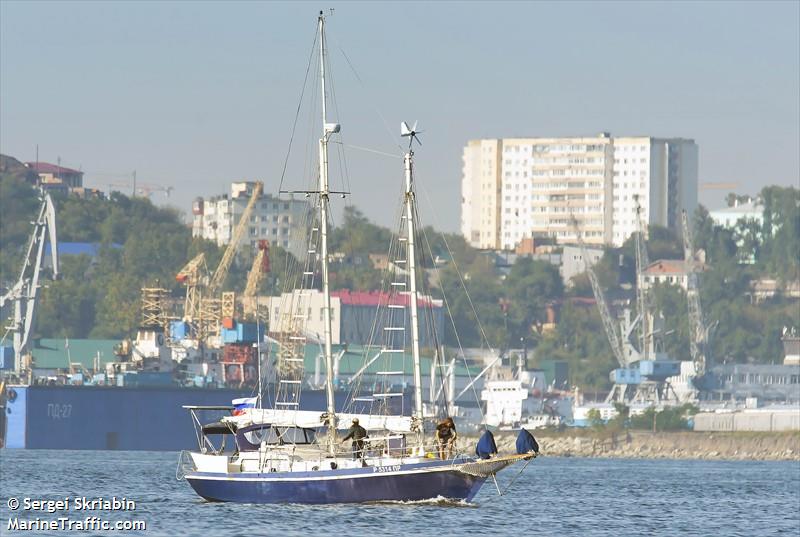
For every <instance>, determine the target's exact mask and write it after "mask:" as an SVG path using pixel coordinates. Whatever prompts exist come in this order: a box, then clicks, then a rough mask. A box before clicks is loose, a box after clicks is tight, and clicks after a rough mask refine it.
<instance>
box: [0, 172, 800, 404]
mask: <svg viewBox="0 0 800 537" xmlns="http://www.w3.org/2000/svg"><path fill="white" fill-rule="evenodd" d="M12 160H13V159H12ZM17 164H18V163H17ZM26 173H27V172H26V169H25V168H24V167H23V168H20V167H19V166H17V165H15V164H14V162H12V161H11V160H8V159H6V160H5V161H4V162H3V165H2V166H0V244H2V248H1V249H0V282H2V284H3V286H4V287H5V286H7V285H9V284H10V283H12V282H13V281H14V279H15V278H16V272H17V270H18V267H19V263H20V262H21V257H22V255H23V253H24V248H25V245H26V243H27V240H28V236H29V233H30V221H31V219H32V218H33V217H34V213H35V211H36V210H37V207H38V199H37V196H36V192H35V190H34V189H33V188H32V187H31V186H30V184H29V182H28V180H29V179H30V178H29V177H27V176H26ZM761 196H762V199H763V200H764V203H765V207H766V215H765V216H766V218H765V222H764V226H763V227H759V226H755V225H753V224H743V225H741V226H740V227H739V228H737V229H735V230H732V231H731V230H726V229H723V228H720V227H718V226H715V225H714V224H713V222H712V221H711V219H710V218H709V216H708V212H707V211H706V210H705V209H704V208H702V207H701V208H700V209H699V210H698V212H697V214H696V215H695V218H694V227H695V242H696V246H697V248H701V249H703V250H705V252H706V262H707V264H708V266H709V270H708V271H707V272H706V273H705V274H704V275H703V277H702V302H703V305H704V309H705V312H706V316H707V317H708V319H710V320H714V321H717V322H718V326H717V328H716V330H715V332H714V344H713V349H714V357H715V359H716V360H718V361H721V360H728V361H735V362H746V361H756V362H773V361H777V360H779V359H780V358H781V356H782V350H781V342H780V336H781V330H782V328H783V327H784V326H789V325H795V326H800V311H799V309H798V302H797V301H790V300H789V299H785V298H783V297H781V296H778V297H776V298H775V299H773V300H771V301H768V302H766V303H764V304H759V305H757V306H756V305H753V304H751V301H750V298H749V296H748V291H749V289H750V282H751V281H752V280H754V279H758V278H775V279H778V280H779V281H782V282H784V281H791V280H796V279H797V278H798V277H799V276H800V255H799V253H800V209H798V204H800V191H798V190H797V189H794V188H778V187H769V188H766V189H764V190H763V191H762V193H761ZM55 203H56V207H57V220H58V232H59V240H60V241H63V242H72V241H81V242H93V243H99V244H101V245H102V246H101V248H100V250H99V254H98V256H97V257H96V258H95V259H91V258H89V257H88V256H64V257H63V258H62V260H61V261H62V267H61V269H62V277H61V279H60V280H59V281H57V282H53V283H49V284H48V286H47V287H46V288H45V289H44V290H43V293H42V301H41V305H40V309H39V316H38V325H37V328H36V332H37V334H38V335H39V336H46V337H72V338H83V337H97V338H122V337H127V336H130V335H132V334H133V333H134V331H135V329H136V327H137V325H138V322H139V294H140V288H141V287H142V286H145V285H155V284H156V283H158V284H159V285H161V286H164V287H166V288H168V289H170V290H171V291H172V293H173V295H174V296H175V297H176V298H180V296H181V295H182V292H183V290H182V289H181V287H180V285H179V284H177V282H176V281H175V274H176V272H177V271H178V270H179V269H180V268H181V267H182V266H183V265H184V264H185V263H186V261H187V260H188V259H191V258H192V257H193V256H194V255H196V254H197V253H198V252H201V251H203V252H205V253H206V256H207V260H208V265H209V266H210V267H214V266H216V263H217V262H218V260H219V258H220V256H221V249H220V248H218V247H217V246H216V245H214V244H211V243H209V242H208V241H204V240H199V239H193V238H192V237H191V231H190V229H189V227H188V226H187V225H186V224H185V223H184V222H183V221H182V218H181V215H180V213H179V212H178V211H177V210H174V209H168V208H158V207H156V206H154V205H153V204H152V203H151V202H150V201H149V200H148V199H146V198H129V197H127V196H125V195H123V194H120V193H112V194H111V196H110V199H108V200H97V199H88V200H84V199H79V198H77V197H74V196H70V197H63V198H58V199H56V200H55ZM391 236H392V232H391V231H390V230H388V229H386V228H382V227H380V226H376V225H375V224H373V223H371V222H369V221H368V220H367V219H366V218H365V217H364V216H363V214H361V213H360V212H359V211H358V210H357V209H355V208H353V207H349V208H347V209H346V211H345V214H344V218H343V221H342V224H341V225H340V226H338V227H336V228H335V229H334V230H333V232H332V236H331V242H332V245H331V251H333V252H339V253H341V254H343V256H342V259H341V261H340V262H337V263H333V264H332V266H331V274H332V280H333V282H332V287H333V289H337V288H348V289H355V290H371V289H377V288H379V287H380V285H381V281H382V278H383V276H382V274H381V273H380V272H379V271H377V270H375V269H374V268H373V267H372V265H371V263H370V262H369V259H368V254H370V253H375V254H386V252H387V251H388V241H389V239H390V238H391ZM422 242H423V243H426V251H427V246H430V253H428V254H426V255H421V257H420V259H421V265H422V266H423V267H424V268H426V269H428V272H429V278H428V279H429V280H431V281H433V282H436V286H432V287H430V288H428V287H426V286H423V290H424V291H425V292H428V293H431V294H433V295H434V296H436V297H442V296H444V297H445V298H446V301H445V304H446V308H447V310H448V311H449V312H450V313H451V314H452V322H451V321H450V319H449V318H448V319H447V320H446V322H445V325H446V332H445V334H444V343H446V344H447V345H451V346H458V345H459V344H460V345H461V346H463V347H480V346H491V347H493V348H497V349H501V350H502V349H508V348H522V347H523V346H524V347H526V348H527V349H528V357H529V359H531V360H532V361H533V362H534V363H535V362H537V361H539V360H543V359H563V360H567V361H568V362H569V363H570V371H571V375H572V377H573V378H572V379H571V382H573V383H574V384H578V385H581V386H583V387H585V388H590V389H591V388H594V389H603V388H605V387H607V385H608V371H609V370H610V369H612V368H613V367H614V366H615V362H614V359H613V355H612V353H611V349H610V347H609V345H608V343H607V341H606V338H605V335H604V332H603V328H602V324H601V321H600V318H599V315H598V313H597V311H596V308H595V307H593V306H591V305H589V306H587V305H586V302H585V301H584V302H581V301H574V300H570V299H571V298H573V297H586V298H590V297H591V296H592V293H591V288H590V287H589V285H588V281H587V279H586V277H585V275H581V276H579V277H577V278H576V279H575V281H574V282H572V283H573V284H574V285H572V286H571V287H570V288H566V287H565V286H564V284H563V283H562V281H561V278H560V276H559V273H558V269H557V268H556V267H554V266H552V265H551V264H549V263H547V262H544V261H535V260H531V259H526V258H520V259H518V260H517V261H516V262H515V263H514V264H513V266H511V267H510V271H509V272H508V274H507V275H506V276H500V275H499V274H498V271H497V267H496V266H495V262H494V261H493V259H494V258H493V256H490V255H486V254H484V253H481V252H479V251H477V250H475V249H473V248H471V247H469V246H468V245H467V244H466V243H465V241H464V239H463V238H462V237H460V236H458V235H454V234H440V233H437V232H435V231H434V230H433V229H431V228H424V234H423V239H422ZM737 244H739V245H740V246H737ZM741 250H746V251H748V252H749V251H752V252H754V254H755V259H756V262H755V264H753V265H740V264H738V262H737V256H738V255H739V254H740V253H741V252H740V251H741ZM648 251H649V254H650V259H652V260H655V259H659V258H678V259H680V258H682V245H681V243H680V242H679V240H678V239H677V237H675V236H674V235H673V234H672V233H671V232H670V231H669V230H666V229H663V228H658V227H652V228H651V230H650V239H649V241H648ZM271 257H272V272H271V273H270V275H269V276H268V277H267V278H266V279H265V280H264V282H263V283H262V286H261V292H262V293H269V294H272V293H277V292H279V291H280V290H281V288H282V287H283V285H284V283H285V282H284V281H282V278H283V277H284V274H285V271H284V267H285V265H286V262H287V260H288V257H287V254H286V253H285V252H283V251H282V250H280V249H279V248H274V249H272V250H271ZM437 257H438V258H440V260H442V259H443V260H445V262H444V263H438V264H435V263H434V259H435V258H437ZM620 260H622V262H621V263H620ZM247 265H248V263H247V262H246V260H245V261H243V262H241V263H239V264H236V265H234V267H233V268H232V270H231V274H230V275H229V278H228V280H227V282H226V284H225V288H226V289H234V290H237V291H241V290H242V288H243V287H244V281H245V277H246V272H247V270H248V268H249V266H247ZM437 266H439V267H440V268H435V267H437ZM633 267H634V265H633V243H632V240H629V241H628V242H627V243H626V244H625V245H623V247H622V248H619V249H610V248H609V249H607V250H606V252H605V256H604V257H603V259H602V260H601V261H600V263H599V265H598V267H597V272H598V275H599V277H600V280H601V282H602V283H603V285H604V286H606V287H607V288H608V291H609V293H610V294H611V295H613V296H618V297H626V296H632V293H633V290H632V289H631V285H632V284H633V282H634V281H635V278H634V277H633V273H634V268H633ZM431 276H434V277H431ZM464 288H466V289H467V291H468V294H466V293H464ZM652 299H653V303H654V305H655V306H656V308H658V309H660V310H661V311H663V312H664V315H665V317H666V323H667V331H669V332H670V335H669V336H668V337H667V338H665V343H664V346H665V350H666V351H667V352H670V353H671V354H672V356H674V357H675V358H678V359H687V358H688V336H687V335H688V322H687V319H686V313H685V312H686V299H685V296H684V294H683V291H682V290H680V289H679V288H677V287H671V286H656V288H655V289H654V291H653V293H652ZM550 303H555V304H557V305H558V307H559V322H558V325H557V327H556V328H555V329H554V330H552V331H543V330H542V326H543V323H545V322H546V320H547V305H548V304H550ZM476 314H477V317H476ZM477 319H479V320H480V324H478V323H477V322H476V320H477ZM454 328H455V329H454Z"/></svg>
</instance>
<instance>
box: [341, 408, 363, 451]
mask: <svg viewBox="0 0 800 537" xmlns="http://www.w3.org/2000/svg"><path fill="white" fill-rule="evenodd" d="M366 437H367V430H366V429H364V428H363V427H362V426H361V425H359V424H358V418H353V424H352V425H351V426H350V429H348V430H347V436H345V437H344V438H343V439H342V442H347V441H348V440H351V439H352V441H353V460H356V459H361V460H362V461H363V460H364V444H365V442H364V439H365V438H366Z"/></svg>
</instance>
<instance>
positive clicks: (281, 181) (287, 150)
mask: <svg viewBox="0 0 800 537" xmlns="http://www.w3.org/2000/svg"><path fill="white" fill-rule="evenodd" d="M316 45H317V33H316V32H314V43H313V44H312V45H311V53H310V54H309V56H308V65H307V66H306V74H305V77H304V78H303V88H302V90H301V91H300V100H299V101H298V103H297V110H296V111H295V113H294V122H293V123H292V134H291V136H290V137H289V147H288V148H287V149H286V157H285V158H284V160H283V170H282V171H281V180H280V183H279V185H278V191H279V192H280V190H281V189H282V188H283V179H284V177H285V176H286V167H287V165H288V163H289V155H290V154H291V152H292V142H294V133H295V129H296V128H297V120H298V118H299V117H300V108H301V107H302V106H303V96H304V95H305V93H306V84H307V83H308V74H309V72H310V71H311V61H312V59H313V58H314V50H315V48H316Z"/></svg>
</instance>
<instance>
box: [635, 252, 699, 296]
mask: <svg viewBox="0 0 800 537" xmlns="http://www.w3.org/2000/svg"><path fill="white" fill-rule="evenodd" d="M657 283H660V284H665V285H677V286H679V287H680V288H681V289H683V290H684V291H686V288H687V286H688V283H689V274H688V273H687V272H686V263H685V262H684V261H683V260H682V259H659V260H658V261H653V262H652V263H650V264H649V265H647V267H646V268H645V269H644V270H643V271H642V289H650V288H651V287H653V286H654V285H655V284H657Z"/></svg>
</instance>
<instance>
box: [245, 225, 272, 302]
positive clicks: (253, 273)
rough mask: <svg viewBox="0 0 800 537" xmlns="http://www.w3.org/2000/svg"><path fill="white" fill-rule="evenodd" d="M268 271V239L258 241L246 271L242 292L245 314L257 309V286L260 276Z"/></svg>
mask: <svg viewBox="0 0 800 537" xmlns="http://www.w3.org/2000/svg"><path fill="white" fill-rule="evenodd" d="M267 273H269V241H266V240H262V241H258V252H257V253H256V255H255V257H254V258H253V266H252V267H251V268H250V272H248V273H247V285H246V286H245V288H244V293H242V305H243V306H244V310H245V313H246V314H253V313H255V312H257V311H258V302H257V300H258V299H257V297H256V295H257V294H258V286H259V284H260V283H261V280H262V278H263V277H264V276H265V275H266V274H267Z"/></svg>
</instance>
